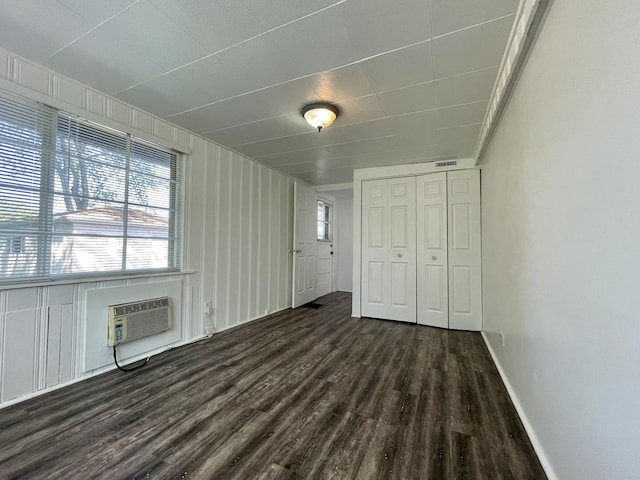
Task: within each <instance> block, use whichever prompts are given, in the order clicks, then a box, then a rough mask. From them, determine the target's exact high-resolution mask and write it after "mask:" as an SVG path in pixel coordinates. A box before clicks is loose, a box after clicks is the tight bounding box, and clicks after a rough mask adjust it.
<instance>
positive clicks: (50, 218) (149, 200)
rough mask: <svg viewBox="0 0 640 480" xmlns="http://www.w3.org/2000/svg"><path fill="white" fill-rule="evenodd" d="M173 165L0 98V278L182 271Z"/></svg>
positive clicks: (120, 136) (49, 112)
mask: <svg viewBox="0 0 640 480" xmlns="http://www.w3.org/2000/svg"><path fill="white" fill-rule="evenodd" d="M179 167H180V165H179V157H178V155H177V154H176V153H175V152H173V151H170V150H168V149H165V148H163V147H160V146H157V145H152V144H150V143H147V142H144V141H141V140H139V139H137V138H134V137H132V136H131V135H128V134H125V133H122V132H118V131H115V130H111V129H108V128H105V127H102V126H99V125H96V124H93V123H91V122H88V121H85V120H82V119H80V118H77V117H74V116H72V115H70V114H67V113H65V112H62V111H58V110H55V109H53V108H51V107H47V106H45V105H41V104H38V103H35V102H30V101H28V100H25V99H22V98H19V97H13V96H6V95H2V96H0V281H3V280H4V281H7V280H9V281H14V280H15V279H20V278H23V279H34V278H50V277H57V276H75V275H82V274H96V273H109V272H111V273H113V272H132V271H137V272H141V271H148V270H169V269H177V268H179V267H180V266H181V265H180V262H181V256H180V251H181V249H180V243H181V242H180V229H179V228H178V220H179V217H180V186H181V175H180V168H179ZM2 240H4V241H2Z"/></svg>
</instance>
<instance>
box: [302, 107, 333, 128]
mask: <svg viewBox="0 0 640 480" xmlns="http://www.w3.org/2000/svg"><path fill="white" fill-rule="evenodd" d="M300 113H301V114H302V116H303V117H304V119H305V120H306V121H307V123H309V125H311V126H312V127H314V128H317V129H318V132H319V131H320V130H322V129H323V128H325V127H328V126H329V125H331V124H332V123H333V121H334V120H335V119H336V118H338V115H340V109H338V107H336V106H335V105H332V104H331V103H327V102H314V103H308V104H307V105H305V106H304V107H302V110H301V111H300Z"/></svg>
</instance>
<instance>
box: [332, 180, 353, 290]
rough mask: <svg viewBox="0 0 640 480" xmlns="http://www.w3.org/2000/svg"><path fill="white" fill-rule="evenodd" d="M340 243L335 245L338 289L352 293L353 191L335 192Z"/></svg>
mask: <svg viewBox="0 0 640 480" xmlns="http://www.w3.org/2000/svg"><path fill="white" fill-rule="evenodd" d="M335 196H336V212H337V217H338V218H337V224H338V242H337V244H336V245H335V246H336V249H335V255H336V259H335V262H336V265H337V268H336V279H337V288H336V290H339V291H341V292H350V291H351V290H352V288H353V283H352V280H353V190H341V191H339V192H335Z"/></svg>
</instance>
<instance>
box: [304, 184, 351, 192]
mask: <svg viewBox="0 0 640 480" xmlns="http://www.w3.org/2000/svg"><path fill="white" fill-rule="evenodd" d="M311 188H313V189H314V190H315V191H316V192H331V191H333V190H351V189H352V188H353V183H351V182H349V183H332V184H330V185H314V186H313V187H311Z"/></svg>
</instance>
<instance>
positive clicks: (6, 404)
mask: <svg viewBox="0 0 640 480" xmlns="http://www.w3.org/2000/svg"><path fill="white" fill-rule="evenodd" d="M288 308H291V305H289V306H287V307H284V308H280V309H278V310H275V311H273V312H271V313H269V314H268V315H263V316H261V317H254V318H251V319H249V320H245V321H244V322H242V323H240V324H238V325H231V326H229V327H225V328H221V329H220V330H217V331H216V332H214V333H212V334H211V335H200V336H198V337H195V338H191V339H189V340H182V341H180V342H177V343H172V344H170V345H165V346H163V347H161V348H157V349H155V350H152V351H150V352H145V353H142V354H140V355H135V356H132V357H130V358H127V359H126V360H124V361H120V362H118V363H120V365H121V366H126V365H130V364H132V363H136V362H139V361H140V360H144V359H145V358H151V357H154V356H156V355H160V354H161V353H164V352H167V351H169V350H172V349H174V348H179V347H184V346H186V345H190V344H193V343H197V342H201V341H202V340H206V339H207V338H211V337H214V336H215V335H216V334H217V333H222V332H224V331H227V330H233V329H234V328H238V327H242V326H244V325H246V324H248V323H251V322H255V321H257V320H262V319H265V318H267V317H269V316H271V315H274V314H276V313H279V312H282V311H284V310H287V309H288ZM116 368H117V367H116V366H115V365H109V366H108V367H102V368H98V369H96V370H92V371H89V372H87V373H85V374H83V375H82V376H80V377H78V378H74V379H73V380H69V381H68V382H65V383H60V384H58V385H54V386H52V387H48V388H44V389H42V390H38V391H37V392H33V393H29V394H27V395H23V396H21V397H16V398H12V399H11V400H7V401H6V402H4V403H2V404H0V410H2V409H3V408H7V407H10V406H12V405H16V404H18V403H22V402H25V401H27V400H30V399H32V398H36V397H39V396H41V395H44V394H46V393H51V392H54V391H56V390H60V389H61V388H65V387H68V386H71V385H73V384H75V383H80V382H82V381H84V380H88V379H90V378H93V377H97V376H98V375H102V374H103V373H107V372H111V371H113V370H116Z"/></svg>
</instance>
